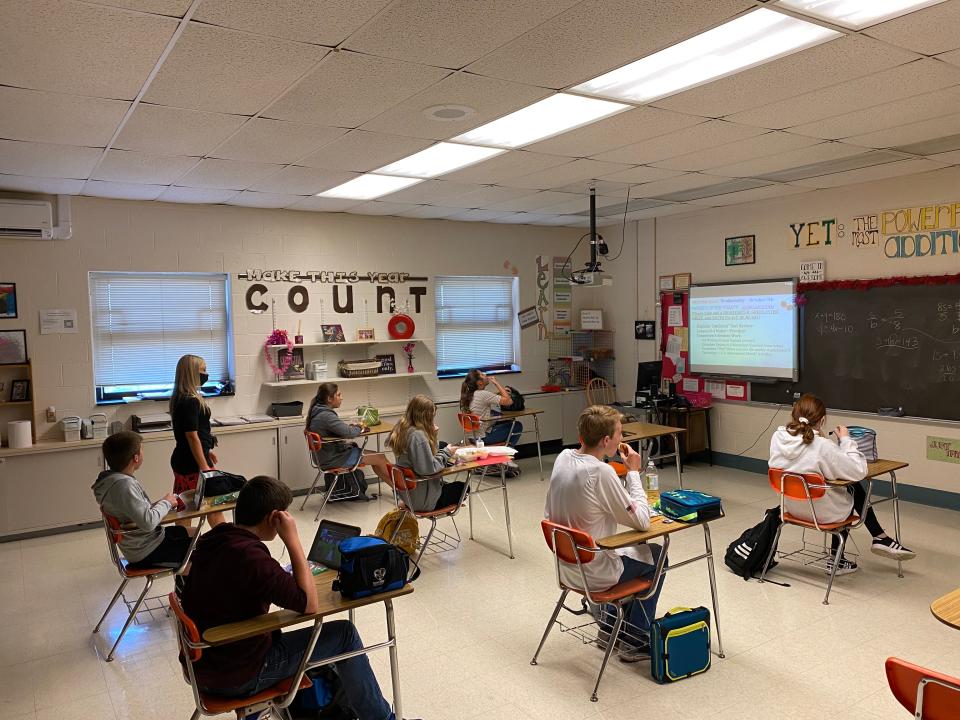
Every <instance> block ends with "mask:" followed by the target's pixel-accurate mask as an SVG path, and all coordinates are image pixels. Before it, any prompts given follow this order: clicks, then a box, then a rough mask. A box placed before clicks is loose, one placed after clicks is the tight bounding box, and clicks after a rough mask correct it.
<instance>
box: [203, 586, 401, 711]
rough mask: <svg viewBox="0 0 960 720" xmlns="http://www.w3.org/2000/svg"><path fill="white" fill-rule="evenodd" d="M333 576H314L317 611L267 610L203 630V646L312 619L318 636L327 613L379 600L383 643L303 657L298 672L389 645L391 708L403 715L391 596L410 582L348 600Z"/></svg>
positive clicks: (219, 643) (251, 635) (241, 638)
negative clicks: (382, 612)
mask: <svg viewBox="0 0 960 720" xmlns="http://www.w3.org/2000/svg"><path fill="white" fill-rule="evenodd" d="M336 577H337V574H336V573H335V572H331V571H327V572H325V573H320V574H319V575H317V576H316V578H315V581H316V583H317V595H318V597H319V599H320V607H319V609H318V610H317V612H315V613H313V614H311V615H301V614H299V613H296V612H294V611H293V610H275V611H274V612H270V613H267V614H266V615H260V616H258V617H255V618H250V619H249V620H243V621H241V622H235V623H229V624H227V625H218V626H216V627H212V628H208V629H207V631H206V632H205V633H203V641H204V643H205V644H206V646H209V647H213V646H216V645H226V644H228V643H232V642H236V641H238V640H245V639H247V638H250V637H254V636H256V635H262V634H264V633H270V632H273V631H275V630H281V629H282V628H285V627H290V626H291V625H299V624H300V623H304V622H311V621H312V622H313V626H314V633H315V634H316V635H318V634H319V632H320V627H321V626H322V625H323V620H324V618H326V617H328V616H330V615H335V614H336V613H341V612H347V611H350V612H351V615H352V611H353V610H355V609H356V608H359V607H365V606H367V605H373V604H374V603H379V602H382V603H383V605H384V609H385V612H386V616H387V640H386V641H385V642H380V643H376V644H374V645H365V646H364V647H363V648H361V649H360V650H357V651H355V652H352V653H346V654H343V655H336V656H333V657H329V658H324V659H322V660H317V661H316V662H307V661H308V660H309V658H307V657H306V656H305V657H304V661H303V662H304V666H303V667H301V671H305V670H312V669H313V668H318V667H321V666H322V665H329V664H331V663H334V662H337V661H338V660H345V659H347V658H349V657H353V656H355V655H360V654H364V655H368V654H370V653H371V652H373V651H374V650H381V649H383V648H389V650H390V680H391V684H392V685H393V711H394V713H395V714H396V716H397V717H398V718H402V717H403V707H402V704H401V700H400V664H399V661H398V659H397V636H396V629H395V627H394V618H393V599H394V598H396V597H400V596H402V595H409V594H410V593H412V592H413V585H409V584H408V585H405V586H404V587H402V588H400V589H399V590H393V591H392V592H385V593H380V594H378V595H370V596H368V597H365V598H358V599H356V600H347V599H345V598H343V597H341V595H340V593H339V592H334V591H333V588H332V587H331V585H332V584H333V581H334V580H335V579H336Z"/></svg>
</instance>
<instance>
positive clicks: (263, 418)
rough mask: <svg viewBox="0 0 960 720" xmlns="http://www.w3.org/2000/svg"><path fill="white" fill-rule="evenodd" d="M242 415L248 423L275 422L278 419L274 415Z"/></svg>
mask: <svg viewBox="0 0 960 720" xmlns="http://www.w3.org/2000/svg"><path fill="white" fill-rule="evenodd" d="M242 417H243V419H244V420H246V421H247V422H248V423H262V422H273V421H274V420H276V418H275V417H273V416H272V415H243V416H242Z"/></svg>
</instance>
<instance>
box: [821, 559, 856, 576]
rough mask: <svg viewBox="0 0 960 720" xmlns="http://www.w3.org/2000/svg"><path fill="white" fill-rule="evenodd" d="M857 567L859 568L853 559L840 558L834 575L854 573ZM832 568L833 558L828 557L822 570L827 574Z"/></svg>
mask: <svg viewBox="0 0 960 720" xmlns="http://www.w3.org/2000/svg"><path fill="white" fill-rule="evenodd" d="M859 569H860V568H859V567H858V566H857V564H856V563H855V562H854V561H853V560H848V559H847V558H840V564H839V565H837V572H836V576H840V575H849V574H850V573H855V572H856V571H857V570H859ZM832 570H833V558H830V559H829V560H827V567H826V568H825V570H824V572H826V573H827V575H829V574H830V572H831V571H832Z"/></svg>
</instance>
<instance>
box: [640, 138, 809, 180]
mask: <svg viewBox="0 0 960 720" xmlns="http://www.w3.org/2000/svg"><path fill="white" fill-rule="evenodd" d="M818 142H819V141H818V140H816V139H814V138H810V137H802V136H800V135H791V134H790V133H785V132H769V133H766V134H764V135H757V136H756V137H751V138H746V139H745V140H738V141H737V142H733V143H728V144H727V145H720V146H719V147H714V148H709V149H707V150H701V151H699V152H695V153H690V154H688V155H678V156H677V157H674V158H670V159H668V160H661V161H659V162H657V163H656V165H657V167H662V168H667V169H669V170H687V171H697V170H709V169H710V168H715V167H719V166H721V165H730V164H731V163H735V162H741V161H744V160H752V159H753V158H758V157H766V156H767V155H775V154H777V153H783V152H787V151H789V150H796V149H798V148H803V147H809V146H811V145H816V144H817V143H818Z"/></svg>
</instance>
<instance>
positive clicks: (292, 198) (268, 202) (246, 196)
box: [227, 190, 303, 208]
mask: <svg viewBox="0 0 960 720" xmlns="http://www.w3.org/2000/svg"><path fill="white" fill-rule="evenodd" d="M302 199H303V198H302V196H300V195H280V194H277V193H262V192H251V191H250V190H244V191H243V192H239V193H237V194H236V195H234V196H233V197H232V198H230V199H229V200H227V205H239V206H241V207H252V208H285V207H289V206H290V205H293V204H294V203H296V202H299V201H300V200H302Z"/></svg>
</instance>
